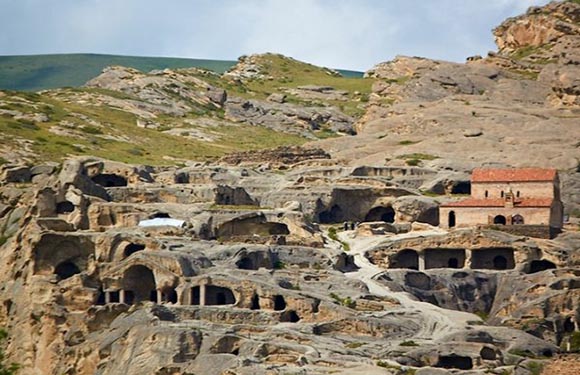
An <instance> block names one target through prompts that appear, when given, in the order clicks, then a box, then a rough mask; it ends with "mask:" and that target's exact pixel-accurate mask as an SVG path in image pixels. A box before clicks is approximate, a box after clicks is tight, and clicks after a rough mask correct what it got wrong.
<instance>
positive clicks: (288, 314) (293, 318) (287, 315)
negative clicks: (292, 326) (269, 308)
mask: <svg viewBox="0 0 580 375" xmlns="http://www.w3.org/2000/svg"><path fill="white" fill-rule="evenodd" d="M280 321H281V322H288V323H298V322H299V321H300V316H298V314H297V313H296V311H294V310H288V311H284V312H283V313H282V315H280Z"/></svg>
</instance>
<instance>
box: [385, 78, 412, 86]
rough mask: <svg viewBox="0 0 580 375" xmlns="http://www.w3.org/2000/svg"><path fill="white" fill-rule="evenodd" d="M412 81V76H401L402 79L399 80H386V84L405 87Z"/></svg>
mask: <svg viewBox="0 0 580 375" xmlns="http://www.w3.org/2000/svg"><path fill="white" fill-rule="evenodd" d="M410 79H411V77H410V76H401V77H397V78H389V79H385V82H387V83H395V84H397V85H404V84H405V83H407V82H408V81H409V80H410Z"/></svg>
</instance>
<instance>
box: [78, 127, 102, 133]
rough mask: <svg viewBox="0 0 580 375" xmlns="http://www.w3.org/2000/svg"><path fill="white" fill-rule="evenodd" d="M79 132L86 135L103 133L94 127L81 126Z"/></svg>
mask: <svg viewBox="0 0 580 375" xmlns="http://www.w3.org/2000/svg"><path fill="white" fill-rule="evenodd" d="M79 130H80V131H82V132H83V133H87V134H103V131H102V130H101V129H99V128H97V127H96V126H83V127H81V128H79Z"/></svg>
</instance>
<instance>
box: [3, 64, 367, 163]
mask: <svg viewBox="0 0 580 375" xmlns="http://www.w3.org/2000/svg"><path fill="white" fill-rule="evenodd" d="M371 85H372V82H371V80H368V79H362V78H344V77H342V76H341V75H340V74H339V73H337V72H335V71H332V70H329V69H324V68H319V67H315V66H313V65H310V64H306V63H302V62H299V61H296V60H293V59H290V58H286V57H283V56H279V55H271V54H266V55H258V56H251V57H243V58H241V59H240V62H239V63H238V64H237V65H236V66H234V68H233V69H232V70H231V71H229V72H228V73H227V74H224V75H219V74H216V73H213V72H210V71H206V70H200V69H197V68H191V69H176V70H169V69H166V70H158V71H151V72H149V73H143V72H140V71H138V70H135V69H132V68H126V67H120V66H114V67H109V68H107V69H105V70H104V71H103V73H102V74H101V75H99V76H98V77H95V78H94V79H92V80H90V81H89V82H88V83H87V84H86V85H85V87H83V88H78V89H77V88H74V89H73V88H69V89H58V90H48V91H43V92H40V93H23V92H15V91H0V129H1V130H2V132H1V134H0V156H1V157H2V158H3V159H4V160H9V161H11V162H28V163H32V162H35V161H38V160H54V161H59V160H62V158H63V157H66V156H73V155H95V156H101V157H107V158H109V159H113V160H118V161H125V162H141V163H147V164H153V165H175V164H178V163H186V162H187V161H189V160H207V159H216V158H218V157H220V156H222V155H224V154H226V153H228V152H233V151H240V150H253V149H263V148H270V147H276V146H281V145H297V144H302V143H304V142H306V141H307V140H313V139H318V138H328V137H337V136H344V135H352V134H354V123H355V122H356V120H357V118H359V117H360V116H361V115H362V113H363V112H364V105H363V104H364V101H365V100H366V99H367V98H368V94H369V93H370V88H371Z"/></svg>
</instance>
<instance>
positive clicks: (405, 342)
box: [399, 340, 419, 346]
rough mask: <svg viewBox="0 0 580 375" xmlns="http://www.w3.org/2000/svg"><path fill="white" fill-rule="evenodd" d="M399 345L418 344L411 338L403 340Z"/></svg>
mask: <svg viewBox="0 0 580 375" xmlns="http://www.w3.org/2000/svg"><path fill="white" fill-rule="evenodd" d="M399 346H419V344H417V343H416V342H415V341H413V340H405V341H403V342H402V343H400V344H399Z"/></svg>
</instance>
